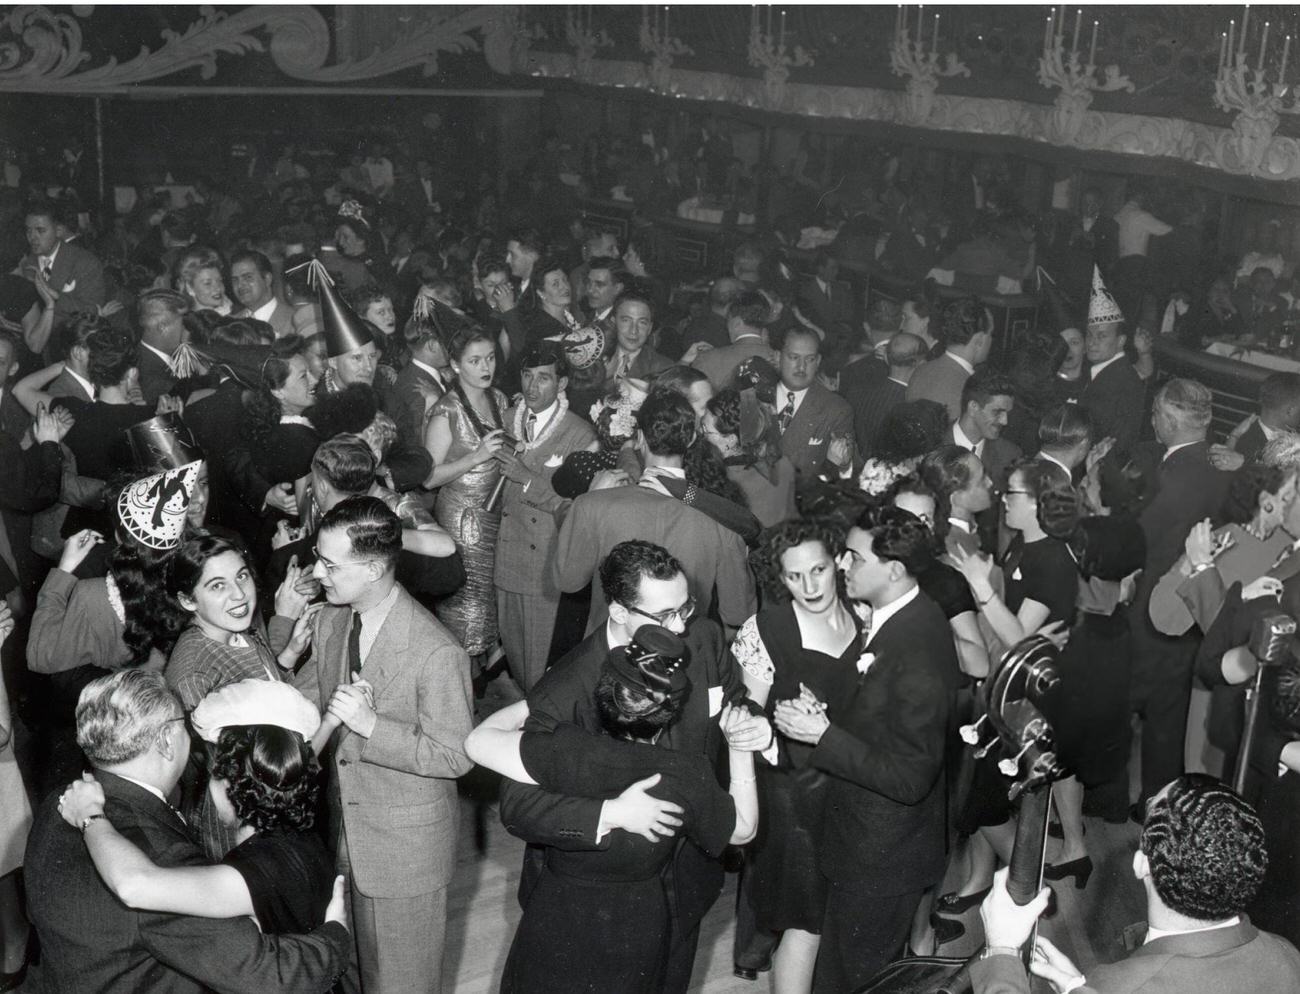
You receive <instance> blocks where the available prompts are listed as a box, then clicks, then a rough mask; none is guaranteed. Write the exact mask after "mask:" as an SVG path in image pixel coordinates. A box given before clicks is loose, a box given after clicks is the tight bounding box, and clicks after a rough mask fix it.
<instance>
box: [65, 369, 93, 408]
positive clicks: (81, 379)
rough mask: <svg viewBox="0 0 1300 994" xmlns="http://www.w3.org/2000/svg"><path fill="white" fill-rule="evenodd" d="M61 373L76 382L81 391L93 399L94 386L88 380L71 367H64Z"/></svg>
mask: <svg viewBox="0 0 1300 994" xmlns="http://www.w3.org/2000/svg"><path fill="white" fill-rule="evenodd" d="M63 371H64V372H65V373H67V374H68V375H69V376H71V377H72V378H73V379H74V380H76V381H77V383H78V384H79V385H80V386H81V389H83V390H85V391H86V393H88V394H89V395H90V399H91V400H94V399H95V384H93V383H91V382H90V380H88V379H86V378H85V377H84V376H82V375H81V374H80V373H78V372H77V371H76V370H75V369H73V368H72V367H71V366H68V365H65V366H64V367H63Z"/></svg>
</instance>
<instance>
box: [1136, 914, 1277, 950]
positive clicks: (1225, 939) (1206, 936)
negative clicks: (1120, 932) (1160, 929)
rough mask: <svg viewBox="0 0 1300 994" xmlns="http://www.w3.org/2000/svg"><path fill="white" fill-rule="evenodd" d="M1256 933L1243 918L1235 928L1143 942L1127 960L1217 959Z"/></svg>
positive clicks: (1168, 936) (1232, 926) (1245, 942)
mask: <svg viewBox="0 0 1300 994" xmlns="http://www.w3.org/2000/svg"><path fill="white" fill-rule="evenodd" d="M1257 935H1259V930H1258V929H1256V928H1255V926H1254V925H1252V924H1251V923H1250V919H1249V918H1247V917H1246V916H1245V915H1242V916H1241V921H1240V922H1238V923H1237V924H1236V925H1231V926H1229V927H1227V928H1213V929H1209V930H1207V931H1204V932H1189V933H1187V934H1185V935H1165V936H1161V937H1160V938H1158V939H1153V940H1152V941H1150V942H1147V943H1144V944H1143V945H1141V946H1138V948H1137V949H1135V950H1133V954H1132V955H1131V956H1130V957H1129V959H1137V958H1138V957H1140V956H1171V955H1172V956H1192V957H1198V958H1199V957H1205V956H1218V955H1221V954H1222V953H1226V952H1228V951H1229V950H1232V949H1237V948H1239V947H1241V946H1244V945H1246V944H1247V943H1249V942H1251V941H1252V940H1253V939H1254V938H1255V936H1257Z"/></svg>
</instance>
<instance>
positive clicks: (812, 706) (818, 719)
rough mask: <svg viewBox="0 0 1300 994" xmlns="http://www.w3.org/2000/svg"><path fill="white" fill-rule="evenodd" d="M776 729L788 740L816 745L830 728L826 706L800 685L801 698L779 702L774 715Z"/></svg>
mask: <svg viewBox="0 0 1300 994" xmlns="http://www.w3.org/2000/svg"><path fill="white" fill-rule="evenodd" d="M773 717H774V719H775V721H776V729H777V731H779V732H780V733H781V734H782V735H784V736H785V737H786V738H787V739H794V740H795V741H796V742H804V743H807V744H808V745H816V744H817V743H818V742H820V741H821V740H822V736H823V735H825V734H826V729H828V728H830V726H831V722H830V719H829V718H827V717H826V705H825V704H824V703H823V702H822V701H821V700H819V699H818V698H817V695H816V694H814V693H813V692H812V691H811V690H809V689H808V688H807V687H806V686H805V685H804V684H802V683H801V684H799V696H798V697H793V698H791V699H790V700H788V701H777V702H776V710H775V713H774V715H773Z"/></svg>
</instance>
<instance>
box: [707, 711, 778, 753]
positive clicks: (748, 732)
mask: <svg viewBox="0 0 1300 994" xmlns="http://www.w3.org/2000/svg"><path fill="white" fill-rule="evenodd" d="M718 725H719V726H720V727H721V728H722V734H723V736H724V737H725V738H726V740H727V748H728V749H735V750H736V751H737V752H762V751H763V750H764V749H766V748H767V747H768V746H769V745H771V744H772V726H771V725H770V724H769V723H768V720H767V719H766V718H765V717H763V716H762V715H761V714H751V713H750V712H749V711H747V710H745V708H742V707H733V706H732V705H730V704H728V705H727V706H726V707H724V708H723V709H722V713H721V714H720V715H719V716H718Z"/></svg>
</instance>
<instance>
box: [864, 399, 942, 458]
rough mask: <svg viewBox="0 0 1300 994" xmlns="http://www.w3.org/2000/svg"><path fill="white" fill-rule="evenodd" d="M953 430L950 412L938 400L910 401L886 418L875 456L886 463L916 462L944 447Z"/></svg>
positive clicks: (900, 405) (894, 409) (880, 432)
mask: <svg viewBox="0 0 1300 994" xmlns="http://www.w3.org/2000/svg"><path fill="white" fill-rule="evenodd" d="M949 427H950V421H949V418H948V410H947V408H945V407H944V406H943V405H942V404H940V403H939V402H938V401H933V400H909V401H906V402H904V403H902V404H899V405H897V406H896V407H894V408H893V409H892V410H891V411H890V412H889V413H888V414H887V415H885V421H884V423H883V424H882V425H881V426H880V431H879V433H878V434H877V436H876V445H875V452H873V453H872V455H874V456H875V457H876V458H877V459H881V460H884V461H885V462H903V461H904V460H907V459H916V458H918V457H919V456H923V455H925V454H926V453H927V452H931V451H933V450H934V449H936V448H938V447H939V446H940V445H941V444H943V440H944V438H945V437H947V435H948V430H949Z"/></svg>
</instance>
